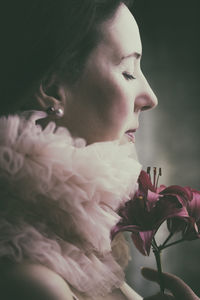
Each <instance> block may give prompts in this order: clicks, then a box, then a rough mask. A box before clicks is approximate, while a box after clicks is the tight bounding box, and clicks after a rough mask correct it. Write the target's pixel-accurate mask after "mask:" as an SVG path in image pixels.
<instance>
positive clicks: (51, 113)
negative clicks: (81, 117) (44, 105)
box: [47, 106, 64, 119]
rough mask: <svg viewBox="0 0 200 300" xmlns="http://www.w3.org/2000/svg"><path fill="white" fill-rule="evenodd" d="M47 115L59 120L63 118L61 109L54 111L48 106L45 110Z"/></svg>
mask: <svg viewBox="0 0 200 300" xmlns="http://www.w3.org/2000/svg"><path fill="white" fill-rule="evenodd" d="M47 113H48V114H49V115H54V116H55V117H56V118H59V119H60V118H62V117H63V116H64V110H63V109H62V108H61V107H59V108H57V109H56V108H55V107H54V106H50V107H48V109H47Z"/></svg>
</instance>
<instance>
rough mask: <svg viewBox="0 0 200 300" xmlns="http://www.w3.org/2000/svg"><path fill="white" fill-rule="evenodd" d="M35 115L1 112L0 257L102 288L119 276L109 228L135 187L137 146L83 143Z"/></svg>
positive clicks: (89, 288) (93, 289) (88, 288)
mask: <svg viewBox="0 0 200 300" xmlns="http://www.w3.org/2000/svg"><path fill="white" fill-rule="evenodd" d="M38 118H41V112H34V113H32V114H31V115H30V117H29V118H28V120H27V118H25V117H24V116H19V115H15V116H9V117H8V118H5V117H2V118H0V181H1V183H0V197H1V199H2V207H3V208H2V212H3V213H2V218H1V221H0V236H1V237H0V256H5V255H9V256H10V257H11V258H12V259H13V260H15V261H22V260H23V259H24V258H26V259H29V260H30V261H32V262H37V263H38V262H39V263H42V264H44V265H47V266H48V267H49V268H51V269H53V270H55V271H56V272H58V273H59V274H61V276H63V278H65V280H67V282H68V283H69V284H71V285H72V286H73V287H74V288H76V289H78V290H79V291H81V292H84V293H86V294H88V295H90V296H92V297H94V295H98V294H103V293H104V294H105V293H107V292H109V291H111V290H112V289H113V288H114V287H117V286H119V285H120V284H121V282H122V281H123V277H124V273H123V270H122V269H121V267H120V266H119V264H118V263H117V262H116V260H115V259H114V258H113V256H112V253H111V242H110V230H111V228H112V227H113V226H114V225H115V224H116V222H117V221H118V220H119V216H118V215H117V213H116V210H117V208H118V207H119V206H120V205H121V204H122V203H123V202H125V201H127V200H128V199H130V196H131V195H133V193H134V192H135V189H136V187H137V184H136V181H137V178H138V175H139V173H140V170H141V166H140V164H139V163H138V161H137V160H136V159H135V149H134V146H133V144H130V143H125V144H123V145H120V144H119V141H113V142H101V143H95V144H92V145H89V146H86V145H85V142H84V140H82V139H73V138H72V137H71V136H70V134H69V132H68V131H67V129H66V128H61V127H60V128H56V126H55V124H54V123H50V124H49V125H48V126H47V127H46V128H45V129H44V130H42V129H41V127H40V126H36V125H35V121H36V120H37V119H38ZM13 210H14V211H15V213H14V214H13ZM11 216H12V217H11ZM51 229H52V230H51ZM2 232H4V234H3V235H2V234H1V233H2ZM57 233H59V234H57ZM8 240H9V243H8ZM16 248H17V249H18V250H17V251H15V250H13V249H16Z"/></svg>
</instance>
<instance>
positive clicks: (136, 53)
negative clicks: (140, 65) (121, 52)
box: [121, 52, 142, 61]
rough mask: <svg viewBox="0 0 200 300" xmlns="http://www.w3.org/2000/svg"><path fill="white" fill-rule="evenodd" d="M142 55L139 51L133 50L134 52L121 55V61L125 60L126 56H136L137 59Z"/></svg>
mask: <svg viewBox="0 0 200 300" xmlns="http://www.w3.org/2000/svg"><path fill="white" fill-rule="evenodd" d="M141 56H142V54H140V53H138V52H133V53H131V54H128V55H126V56H122V57H121V61H122V60H124V59H126V58H129V57H135V58H136V59H139V58H141Z"/></svg>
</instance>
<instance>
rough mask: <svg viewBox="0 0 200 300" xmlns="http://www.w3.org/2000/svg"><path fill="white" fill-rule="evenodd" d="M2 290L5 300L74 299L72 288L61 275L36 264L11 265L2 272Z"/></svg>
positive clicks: (0, 281)
mask: <svg viewBox="0 0 200 300" xmlns="http://www.w3.org/2000/svg"><path fill="white" fill-rule="evenodd" d="M0 290H1V291H3V295H4V299H5V300H13V299H20V300H24V299H29V300H36V299H37V300H73V296H72V294H71V290H70V288H69V286H68V284H67V283H66V282H65V281H64V280H63V279H62V277H61V276H59V275H58V274H56V273H55V272H53V271H51V270H50V269H48V268H46V267H44V266H42V265H35V264H15V265H13V266H11V267H10V266H9V268H8V269H7V270H6V271H4V272H3V274H1V280H0ZM1 295H2V292H1Z"/></svg>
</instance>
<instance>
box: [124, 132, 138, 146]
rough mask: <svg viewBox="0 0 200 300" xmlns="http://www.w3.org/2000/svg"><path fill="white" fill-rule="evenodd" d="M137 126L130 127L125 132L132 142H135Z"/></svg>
mask: <svg viewBox="0 0 200 300" xmlns="http://www.w3.org/2000/svg"><path fill="white" fill-rule="evenodd" d="M136 130H137V128H136V129H129V130H127V131H126V132H125V134H126V135H127V136H128V139H129V141H130V142H132V143H135V132H136Z"/></svg>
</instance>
